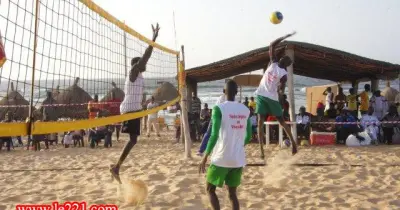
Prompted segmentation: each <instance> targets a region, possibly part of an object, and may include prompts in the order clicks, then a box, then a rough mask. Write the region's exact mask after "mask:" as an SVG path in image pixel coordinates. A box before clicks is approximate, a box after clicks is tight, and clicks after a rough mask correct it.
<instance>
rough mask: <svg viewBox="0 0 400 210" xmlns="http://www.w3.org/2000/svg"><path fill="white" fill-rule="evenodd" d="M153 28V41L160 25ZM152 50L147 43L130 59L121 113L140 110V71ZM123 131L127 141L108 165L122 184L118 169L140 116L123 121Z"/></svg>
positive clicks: (133, 140) (134, 137)
mask: <svg viewBox="0 0 400 210" xmlns="http://www.w3.org/2000/svg"><path fill="white" fill-rule="evenodd" d="M151 27H152V29H153V42H155V41H156V39H157V36H158V31H159V30H160V27H159V25H158V23H157V25H156V27H154V26H153V25H152V26H151ZM152 52H153V46H151V45H149V46H148V47H147V49H146V51H145V52H144V54H143V56H142V57H135V58H132V60H131V70H130V72H129V76H128V77H127V78H126V80H125V91H124V92H125V98H124V100H123V101H122V103H121V106H120V111H121V113H122V114H125V113H132V112H139V111H141V110H142V108H143V107H142V99H143V90H144V78H143V76H142V73H143V72H145V71H146V64H147V61H148V60H149V59H150V56H151V53H152ZM121 131H122V132H123V133H128V134H129V141H128V143H127V144H126V145H125V147H124V150H123V151H122V154H121V156H120V158H119V160H118V162H117V164H115V165H111V166H110V172H111V174H112V177H113V178H114V179H116V180H117V181H118V182H119V183H120V184H122V182H121V179H120V177H119V169H120V167H121V165H122V163H123V162H124V160H125V158H126V157H127V156H128V154H129V152H130V151H131V150H132V148H133V146H135V144H136V143H137V138H138V136H139V135H140V118H137V119H133V120H128V121H125V122H123V125H122V130H121Z"/></svg>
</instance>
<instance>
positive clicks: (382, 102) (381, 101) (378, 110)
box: [370, 90, 388, 120]
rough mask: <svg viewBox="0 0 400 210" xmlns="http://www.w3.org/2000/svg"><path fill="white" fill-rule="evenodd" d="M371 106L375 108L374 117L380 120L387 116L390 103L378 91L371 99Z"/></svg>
mask: <svg viewBox="0 0 400 210" xmlns="http://www.w3.org/2000/svg"><path fill="white" fill-rule="evenodd" d="M370 106H372V107H373V108H374V115H375V116H376V117H377V118H378V119H379V120H382V118H383V117H384V116H385V114H386V112H387V110H388V103H387V101H386V98H385V97H383V96H381V91H380V90H377V91H375V92H374V95H373V96H372V97H371V100H370Z"/></svg>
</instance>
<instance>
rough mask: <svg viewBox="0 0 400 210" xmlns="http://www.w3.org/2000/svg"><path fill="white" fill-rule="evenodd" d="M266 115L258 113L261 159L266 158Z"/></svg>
mask: <svg viewBox="0 0 400 210" xmlns="http://www.w3.org/2000/svg"><path fill="white" fill-rule="evenodd" d="M265 117H266V116H265V115H263V114H258V124H257V130H258V133H257V134H258V143H259V145H260V150H261V159H264V158H265V156H264V146H263V144H264V131H263V127H264V122H265Z"/></svg>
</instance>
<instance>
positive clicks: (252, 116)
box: [250, 109, 257, 140]
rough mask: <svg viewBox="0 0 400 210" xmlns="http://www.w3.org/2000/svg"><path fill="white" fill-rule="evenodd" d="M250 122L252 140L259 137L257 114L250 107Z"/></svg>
mask: <svg viewBox="0 0 400 210" xmlns="http://www.w3.org/2000/svg"><path fill="white" fill-rule="evenodd" d="M250 122H251V127H252V133H253V135H252V140H256V139H257V115H256V114H254V111H253V110H252V109H250Z"/></svg>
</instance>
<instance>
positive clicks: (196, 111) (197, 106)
mask: <svg viewBox="0 0 400 210" xmlns="http://www.w3.org/2000/svg"><path fill="white" fill-rule="evenodd" d="M200 112H201V101H200V99H199V98H198V97H197V95H196V93H195V92H193V94H192V113H193V120H194V127H195V131H194V134H195V136H196V135H197V136H200V130H201V128H200Z"/></svg>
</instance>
